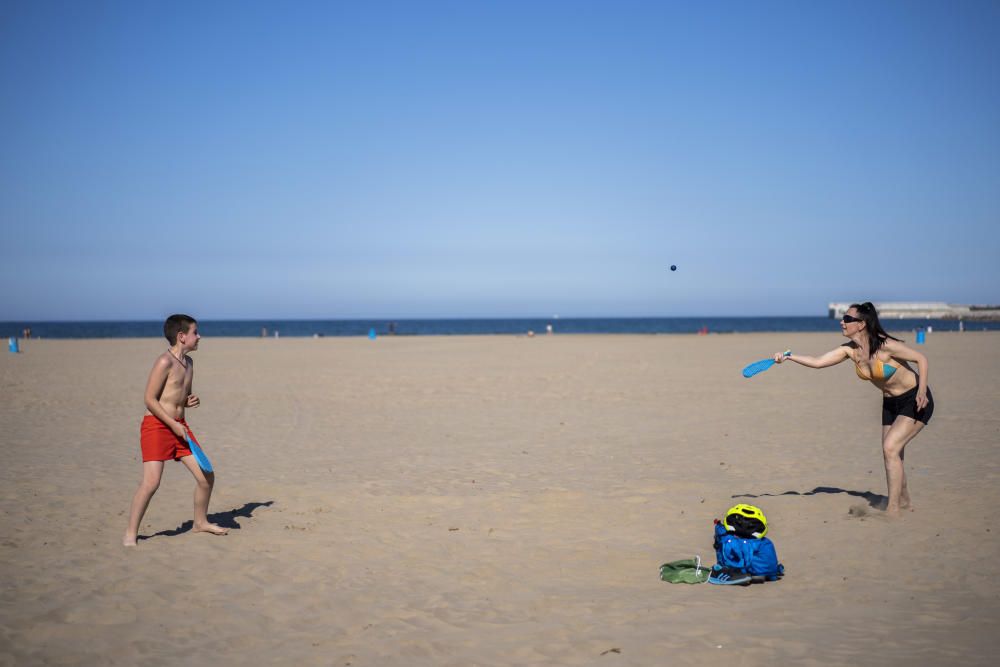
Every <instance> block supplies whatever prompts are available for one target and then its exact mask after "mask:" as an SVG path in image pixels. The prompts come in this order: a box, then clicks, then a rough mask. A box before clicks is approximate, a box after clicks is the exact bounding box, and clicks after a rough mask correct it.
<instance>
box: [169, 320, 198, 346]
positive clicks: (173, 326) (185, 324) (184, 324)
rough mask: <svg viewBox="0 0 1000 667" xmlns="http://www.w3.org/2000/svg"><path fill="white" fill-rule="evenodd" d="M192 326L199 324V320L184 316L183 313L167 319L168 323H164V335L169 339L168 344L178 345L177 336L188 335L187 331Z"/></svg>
mask: <svg viewBox="0 0 1000 667" xmlns="http://www.w3.org/2000/svg"><path fill="white" fill-rule="evenodd" d="M192 324H198V320H196V319H194V318H193V317H191V316H190V315H183V314H181V313H178V314H176V315H171V316H170V317H168V318H167V321H166V322H164V323H163V335H164V336H166V337H167V342H168V343H170V344H171V345H176V344H177V334H179V333H187V330H188V329H189V328H190V327H191V325H192Z"/></svg>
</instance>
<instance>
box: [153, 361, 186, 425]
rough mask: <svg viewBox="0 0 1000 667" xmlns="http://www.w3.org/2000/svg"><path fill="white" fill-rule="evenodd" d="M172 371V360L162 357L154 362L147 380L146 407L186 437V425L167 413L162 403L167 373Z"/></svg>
mask: <svg viewBox="0 0 1000 667" xmlns="http://www.w3.org/2000/svg"><path fill="white" fill-rule="evenodd" d="M169 372H170V360H169V359H165V358H164V357H160V358H159V359H157V360H156V362H154V363H153V370H151V371H150V372H149V379H148V380H146V393H145V395H144V396H143V399H144V401H145V403H146V409H147V410H149V411H150V413H152V414H153V415H154V416H155V417H156V418H157V419H159V420H160V421H161V422H163V423H164V424H166V425H167V427H169V428H170V430H171V431H173V432H174V433H175V434H176V435H178V436H179V437H182V438H183V437H186V436H187V434H186V433H185V432H184V427H183V426H181V425H180V424H179V423H178V422H177V420H175V419H174V418H173V417H172V416H170V415H169V414H167V411H166V410H164V409H163V406H162V405H161V404H160V395H161V394H163V387H164V385H166V383H167V374H168V373H169Z"/></svg>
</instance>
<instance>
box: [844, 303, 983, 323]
mask: <svg viewBox="0 0 1000 667" xmlns="http://www.w3.org/2000/svg"><path fill="white" fill-rule="evenodd" d="M850 307H851V304H850V302H846V301H845V302H840V301H833V302H831V303H830V305H829V310H830V317H832V318H834V319H838V320H839V319H840V318H841V317H843V316H844V313H846V312H847V309H848V308H850ZM875 308H876V309H877V310H878V316H879V317H880V318H881V319H899V320H901V319H917V320H923V319H927V320H1000V306H969V305H962V304H955V303H944V302H943V301H884V302H882V303H876V304H875Z"/></svg>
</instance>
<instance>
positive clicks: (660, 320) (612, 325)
mask: <svg viewBox="0 0 1000 667" xmlns="http://www.w3.org/2000/svg"><path fill="white" fill-rule="evenodd" d="M882 324H883V326H885V327H886V329H888V330H889V331H893V332H900V331H902V332H907V331H911V332H916V331H918V330H920V329H928V328H931V327H933V330H934V331H958V330H959V322H958V320H929V319H893V320H883V321H882ZM963 325H964V328H965V330H966V331H980V330H990V331H997V330H1000V322H997V321H965V322H964V323H963ZM549 326H551V327H552V332H553V333H557V334H694V333H699V332H707V333H713V334H733V333H754V332H814V331H819V332H822V331H828V332H837V331H839V330H840V325H839V323H838V322H837V321H836V320H834V319H831V318H830V317H579V318H577V317H563V318H533V317H524V318H497V319H399V320H391V319H367V320H287V319H273V320H270V319H260V320H199V321H198V328H199V331H200V332H201V334H202V335H203V336H218V337H237V338H255V337H260V336H262V335H263V336H291V337H324V336H338V337H344V336H370V335H372V334H373V333H374V335H375V336H384V335H397V336H469V335H472V336H490V335H524V334H527V333H528V332H529V331H533V332H534V333H536V334H545V333H546V332H547V330H548V327H549ZM25 329H30V330H31V337H32V338H159V337H160V336H162V335H163V323H162V321H87V322H35V321H18V322H0V337H3V338H9V337H23V336H24V332H25Z"/></svg>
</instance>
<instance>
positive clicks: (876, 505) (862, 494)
mask: <svg viewBox="0 0 1000 667" xmlns="http://www.w3.org/2000/svg"><path fill="white" fill-rule="evenodd" d="M821 493H844V494H847V495H849V496H855V497H856V498H864V499H865V500H866V501H868V506H869V507H871V508H872V509H877V510H884V509H885V507H886V505H887V504H888V503H889V498H888V496H883V495H881V494H878V493H872V492H871V491H849V490H847V489H838V488H837V487H835V486H817V487H816V488H815V489H813V490H812V491H782V492H781V493H741V494H738V495H735V496H732V497H733V498H763V497H765V496H815V495H819V494H821Z"/></svg>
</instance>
